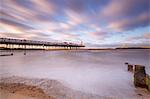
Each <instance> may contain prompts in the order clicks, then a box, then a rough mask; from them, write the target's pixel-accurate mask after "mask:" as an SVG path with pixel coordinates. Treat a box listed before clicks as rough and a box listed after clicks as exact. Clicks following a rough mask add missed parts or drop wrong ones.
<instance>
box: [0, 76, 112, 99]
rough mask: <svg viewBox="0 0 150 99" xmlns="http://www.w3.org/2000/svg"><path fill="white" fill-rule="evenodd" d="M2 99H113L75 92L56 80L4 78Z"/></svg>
mask: <svg viewBox="0 0 150 99" xmlns="http://www.w3.org/2000/svg"><path fill="white" fill-rule="evenodd" d="M0 89H1V90H0V92H1V94H0V97H2V99H113V98H112V97H105V96H98V95H93V94H87V93H83V92H80V91H75V90H72V89H70V88H67V87H65V86H63V85H62V84H61V83H60V82H58V81H56V80H48V79H30V78H22V77H16V76H12V77H2V78H1V79H0Z"/></svg>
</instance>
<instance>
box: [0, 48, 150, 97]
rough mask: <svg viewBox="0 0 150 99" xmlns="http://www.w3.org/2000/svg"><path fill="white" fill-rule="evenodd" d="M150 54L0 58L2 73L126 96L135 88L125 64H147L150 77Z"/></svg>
mask: <svg viewBox="0 0 150 99" xmlns="http://www.w3.org/2000/svg"><path fill="white" fill-rule="evenodd" d="M149 51H150V50H141V49H139V50H133V49H132V50H102V51H27V55H23V52H22V51H18V52H16V51H15V52H14V56H6V57H0V74H4V75H17V76H25V77H36V78H49V79H57V80H59V81H61V82H62V83H64V84H65V85H66V86H68V87H70V88H73V89H76V90H81V91H84V92H88V93H94V94H99V95H102V96H105V95H107V96H118V97H126V96H132V95H134V94H135V88H134V85H133V81H132V79H133V78H132V75H133V74H132V73H129V72H127V66H126V65H124V63H125V62H129V63H131V64H141V65H144V66H146V70H147V73H149V74H150V62H149V60H150V52H149ZM1 53H8V52H1Z"/></svg>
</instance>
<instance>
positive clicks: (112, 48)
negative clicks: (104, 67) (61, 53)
mask: <svg viewBox="0 0 150 99" xmlns="http://www.w3.org/2000/svg"><path fill="white" fill-rule="evenodd" d="M117 49H150V48H149V47H148V48H144V47H129V48H119V47H118V48H80V49H57V48H56V49H22V48H13V49H10V48H0V50H47V51H55V50H117Z"/></svg>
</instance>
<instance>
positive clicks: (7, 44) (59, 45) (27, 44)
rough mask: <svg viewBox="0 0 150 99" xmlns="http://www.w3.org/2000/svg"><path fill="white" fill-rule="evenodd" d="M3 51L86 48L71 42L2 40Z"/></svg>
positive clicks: (0, 39)
mask: <svg viewBox="0 0 150 99" xmlns="http://www.w3.org/2000/svg"><path fill="white" fill-rule="evenodd" d="M0 47H1V49H23V50H24V49H30V50H32V49H33V50H34V49H41V50H46V49H47V50H48V49H68V50H71V49H79V48H82V47H85V46H84V45H83V44H77V43H71V42H47V41H34V40H26V39H12V38H0Z"/></svg>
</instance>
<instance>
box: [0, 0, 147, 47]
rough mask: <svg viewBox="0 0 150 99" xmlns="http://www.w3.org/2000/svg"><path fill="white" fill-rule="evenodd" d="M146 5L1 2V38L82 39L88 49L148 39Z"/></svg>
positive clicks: (83, 0)
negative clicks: (136, 39)
mask: <svg viewBox="0 0 150 99" xmlns="http://www.w3.org/2000/svg"><path fill="white" fill-rule="evenodd" d="M148 4H149V2H148V0H1V6H0V7H1V8H0V16H1V18H0V36H2V37H14V38H15V37H16V38H23V37H24V38H26V39H34V40H35V39H37V40H43V39H45V40H48V41H51V40H60V41H66V40H68V41H70V40H72V41H74V40H76V41H81V40H82V41H83V42H85V43H86V44H87V46H88V45H89V46H92V45H94V46H98V45H111V44H112V45H116V43H117V44H118V43H120V44H122V43H123V41H126V39H127V38H132V39H134V38H136V37H137V38H138V37H139V35H143V36H142V37H143V39H144V37H145V38H148V37H149V33H150V31H149V30H148V29H147V28H148V27H149V19H150V15H149V5H148ZM135 30H136V32H137V33H135ZM145 32H147V34H145ZM124 34H126V35H125V37H123V35H124ZM139 38H141V37H139ZM143 39H138V43H143ZM133 41H134V40H131V41H130V40H129V41H128V43H134V42H133ZM135 42H137V41H135Z"/></svg>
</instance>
